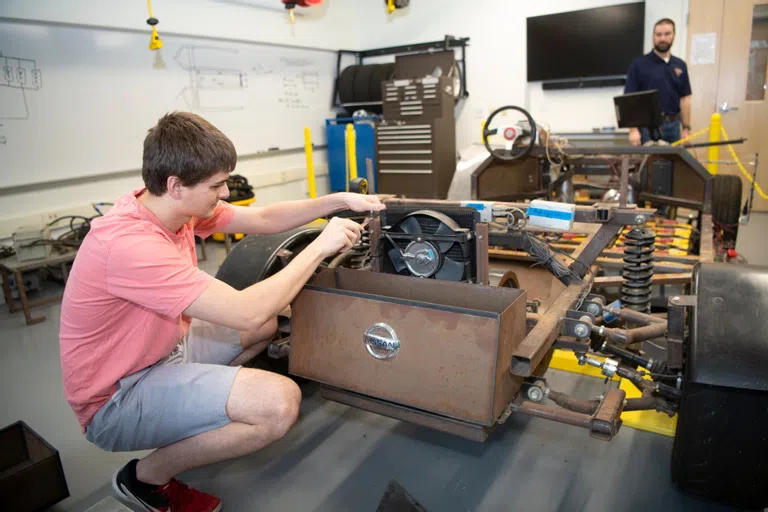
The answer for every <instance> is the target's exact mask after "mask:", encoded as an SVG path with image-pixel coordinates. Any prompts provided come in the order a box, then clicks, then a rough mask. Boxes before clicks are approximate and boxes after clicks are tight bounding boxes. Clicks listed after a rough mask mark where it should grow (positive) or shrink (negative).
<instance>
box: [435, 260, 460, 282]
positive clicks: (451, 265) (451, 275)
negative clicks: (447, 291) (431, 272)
mask: <svg viewBox="0 0 768 512" xmlns="http://www.w3.org/2000/svg"><path fill="white" fill-rule="evenodd" d="M463 277H464V264H463V263H459V262H458V261H453V260H452V259H451V258H448V257H445V258H443V266H442V267H440V270H438V271H437V273H436V274H435V279H440V280H442V281H461V279H462V278H463Z"/></svg>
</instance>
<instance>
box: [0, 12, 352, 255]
mask: <svg viewBox="0 0 768 512" xmlns="http://www.w3.org/2000/svg"><path fill="white" fill-rule="evenodd" d="M270 3H271V4H272V5H274V6H275V7H276V8H275V9H263V8H257V7H254V6H253V5H249V4H261V5H267V2H266V0H162V1H156V2H154V4H153V14H154V16H155V17H156V18H158V19H159V20H160V24H159V25H158V30H159V33H160V37H161V38H162V37H163V35H164V34H168V35H170V34H186V35H195V36H208V37H221V38H228V39H241V40H252V41H256V42H262V43H274V44H281V45H293V46H305V47H314V48H325V49H333V50H337V49H340V48H352V49H355V48H358V47H360V41H359V36H360V34H361V32H362V31H360V30H357V31H356V30H354V27H355V26H356V20H357V16H356V12H357V11H356V8H358V6H359V3H358V2H356V1H355V0H333V1H331V2H326V3H325V5H323V6H321V7H317V8H312V9H297V13H298V14H299V16H298V17H297V20H296V24H295V25H291V24H290V23H289V21H288V16H287V13H286V12H285V11H284V10H281V8H280V3H279V1H278V0H274V1H273V2H270ZM358 10H359V8H358ZM0 17H3V18H13V19H21V20H29V21H33V22H47V23H70V24H77V25H88V26H99V27H108V28H116V29H130V30H144V31H147V42H149V31H148V29H149V27H148V26H147V25H146V23H145V20H146V19H147V17H148V15H147V10H146V3H145V2H143V1H131V2H128V1H121V2H104V1H100V0H73V1H68V2H52V1H50V0H4V1H3V2H0ZM148 51H149V50H148ZM297 129H300V127H298V128H297ZM315 138H316V140H320V139H321V134H315ZM95 142H96V141H95ZM35 150H36V149H35ZM315 164H316V170H317V174H318V183H317V188H318V193H321V194H322V193H327V191H328V183H327V176H324V175H326V174H327V159H326V155H325V151H322V150H320V151H316V152H315ZM305 169H306V165H305V159H304V155H303V154H301V153H298V154H281V155H271V156H268V157H261V158H253V159H245V160H241V161H240V162H239V163H238V166H237V169H236V172H237V173H239V174H242V175H244V176H245V177H247V178H248V179H249V181H250V182H251V183H252V184H254V185H255V186H256V187H257V189H258V190H257V203H258V204H267V203H269V202H274V201H276V200H280V199H295V198H299V197H304V196H305V193H306V181H304V180H305V172H306V171H305ZM2 172H13V170H12V169H3V171H2ZM116 174H117V176H116V177H114V178H100V179H97V180H74V181H72V182H71V183H63V184H56V185H55V186H48V187H46V186H42V187H18V188H13V189H4V190H3V189H0V241H2V240H3V239H6V238H7V237H8V236H10V234H11V233H12V232H13V231H14V230H15V229H16V228H17V227H18V226H21V225H24V224H29V223H39V222H40V221H41V220H43V219H45V218H47V217H48V215H49V214H50V213H51V212H53V213H55V214H57V215H66V214H86V213H88V212H89V211H90V210H89V208H90V207H89V206H88V205H89V204H90V203H91V202H99V201H112V200H114V199H116V198H117V197H119V196H120V195H122V194H124V193H126V192H128V191H130V190H131V189H133V188H136V187H139V186H141V176H140V171H139V170H138V169H122V170H120V172H117V173H116ZM6 241H7V240H6Z"/></svg>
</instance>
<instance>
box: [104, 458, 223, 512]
mask: <svg viewBox="0 0 768 512" xmlns="http://www.w3.org/2000/svg"><path fill="white" fill-rule="evenodd" d="M138 462H139V459H133V460H132V461H131V462H129V463H128V464H126V465H125V466H123V468H122V469H119V470H118V471H117V472H116V473H115V476H114V477H112V487H113V488H114V489H115V492H116V493H117V495H118V496H119V497H121V498H123V499H124V500H126V501H129V502H131V503H135V504H137V505H140V506H142V507H144V509H146V510H149V511H151V512H219V511H220V510H221V500H220V499H219V498H217V497H215V496H211V495H210V494H205V493H204V492H201V491H198V490H196V489H192V488H191V487H188V486H186V485H184V484H183V483H181V482H179V481H178V480H176V479H175V478H174V479H172V480H171V481H170V482H168V483H167V484H165V485H150V484H145V483H144V482H141V481H139V479H138V478H136V463H138Z"/></svg>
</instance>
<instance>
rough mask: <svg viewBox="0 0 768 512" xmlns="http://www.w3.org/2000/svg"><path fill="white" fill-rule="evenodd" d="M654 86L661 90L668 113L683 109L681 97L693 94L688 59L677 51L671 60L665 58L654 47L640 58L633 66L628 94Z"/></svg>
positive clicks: (663, 109) (626, 91) (628, 81)
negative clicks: (655, 51) (681, 56)
mask: <svg viewBox="0 0 768 512" xmlns="http://www.w3.org/2000/svg"><path fill="white" fill-rule="evenodd" d="M652 89H657V90H658V91H659V103H660V105H661V111H662V112H663V113H664V114H677V113H678V112H680V98H683V97H685V96H690V94H691V82H690V81H689V80H688V67H687V66H686V65H685V62H683V60H682V59H678V58H677V57H675V56H674V55H670V57H669V62H664V59H662V58H661V57H659V56H658V55H656V53H654V52H653V51H651V53H649V54H646V55H643V56H642V57H638V58H636V59H635V60H634V62H632V65H631V66H630V67H629V72H628V73H627V82H626V84H625V85H624V94H628V93H630V92H639V91H650V90H652Z"/></svg>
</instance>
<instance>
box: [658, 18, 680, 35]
mask: <svg viewBox="0 0 768 512" xmlns="http://www.w3.org/2000/svg"><path fill="white" fill-rule="evenodd" d="M659 25H672V32H674V33H677V30H676V29H675V22H674V21H672V20H671V19H669V18H661V19H660V20H659V21H657V22H656V24H655V25H654V26H653V31H654V32H656V27H658V26H659Z"/></svg>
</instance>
